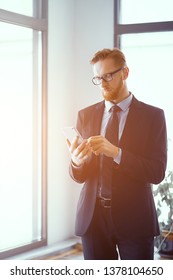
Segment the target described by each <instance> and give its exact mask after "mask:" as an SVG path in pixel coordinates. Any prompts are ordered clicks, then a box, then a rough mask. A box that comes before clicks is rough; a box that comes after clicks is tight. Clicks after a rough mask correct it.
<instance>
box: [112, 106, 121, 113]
mask: <svg viewBox="0 0 173 280" xmlns="http://www.w3.org/2000/svg"><path fill="white" fill-rule="evenodd" d="M110 111H111V113H117V112H119V111H121V108H120V107H119V106H118V105H113V106H112V108H111V109H110Z"/></svg>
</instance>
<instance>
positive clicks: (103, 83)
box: [101, 78, 107, 87]
mask: <svg viewBox="0 0 173 280" xmlns="http://www.w3.org/2000/svg"><path fill="white" fill-rule="evenodd" d="M105 85H107V82H106V81H105V80H104V79H103V78H102V79H101V86H102V87H104V86H105Z"/></svg>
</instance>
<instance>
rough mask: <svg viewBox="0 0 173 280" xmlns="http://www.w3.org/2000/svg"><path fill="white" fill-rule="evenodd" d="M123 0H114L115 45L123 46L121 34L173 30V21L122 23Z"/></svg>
mask: <svg viewBox="0 0 173 280" xmlns="http://www.w3.org/2000/svg"><path fill="white" fill-rule="evenodd" d="M120 9H121V0H114V46H115V47H118V48H121V35H124V34H135V33H136V34H137V33H149V32H164V31H173V21H159V22H146V23H134V24H120V20H119V19H120Z"/></svg>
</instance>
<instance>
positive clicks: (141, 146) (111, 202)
mask: <svg viewBox="0 0 173 280" xmlns="http://www.w3.org/2000/svg"><path fill="white" fill-rule="evenodd" d="M91 64H92V67H93V72H94V77H93V79H92V82H93V84H94V85H96V86H98V87H99V88H100V90H101V92H102V95H103V101H101V102H99V103H97V104H94V105H91V106H89V107H87V108H85V109H82V110H80V111H79V113H78V119H77V129H78V131H79V132H80V134H81V135H82V137H83V139H84V140H83V141H82V142H81V141H79V138H78V137H76V138H74V139H73V141H72V143H70V142H69V141H68V146H69V151H70V154H71V163H70V175H71V177H72V178H73V180H75V181H76V182H78V183H84V185H83V188H82V190H81V194H80V198H79V201H78V206H77V217H76V229H75V230H76V231H75V232H76V235H78V236H81V238H82V245H83V251H84V258H85V259H86V260H116V259H119V258H120V259H122V260H135V259H136V260H152V259H153V258H154V256H153V255H154V237H155V236H157V235H159V233H160V232H159V225H158V219H157V214H156V209H155V205H154V200H153V195H152V189H151V186H152V184H158V183H160V182H161V181H162V180H163V179H164V176H165V169H166V162H167V135H166V123H165V117H164V112H163V110H162V109H160V108H157V107H154V106H151V105H148V104H145V103H143V102H141V101H139V100H137V99H136V98H135V96H134V95H133V93H131V92H130V91H129V90H128V87H127V83H126V81H127V78H128V75H129V68H128V66H127V63H126V59H125V56H124V54H123V53H122V51H121V50H119V49H117V48H115V49H103V50H100V51H98V52H96V53H95V54H94V56H93V58H92V59H91Z"/></svg>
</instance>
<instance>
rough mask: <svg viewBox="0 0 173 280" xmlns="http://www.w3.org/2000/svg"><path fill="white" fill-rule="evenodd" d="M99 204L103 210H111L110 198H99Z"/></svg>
mask: <svg viewBox="0 0 173 280" xmlns="http://www.w3.org/2000/svg"><path fill="white" fill-rule="evenodd" d="M100 203H101V205H102V206H103V207H104V208H111V199H110V198H103V197H101V200H100Z"/></svg>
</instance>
